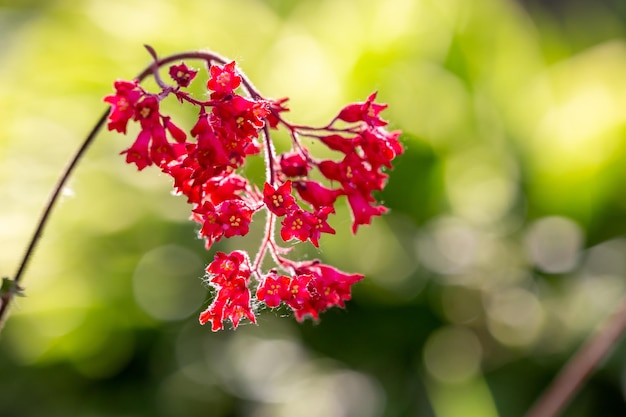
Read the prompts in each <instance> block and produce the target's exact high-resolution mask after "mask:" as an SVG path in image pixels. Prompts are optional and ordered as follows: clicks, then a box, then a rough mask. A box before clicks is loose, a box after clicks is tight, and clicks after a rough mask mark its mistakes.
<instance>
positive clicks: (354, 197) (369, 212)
mask: <svg viewBox="0 0 626 417" xmlns="http://www.w3.org/2000/svg"><path fill="white" fill-rule="evenodd" d="M347 196H348V204H350V209H351V211H352V233H354V234H356V231H357V229H358V227H359V226H360V225H363V224H370V223H371V222H372V217H374V216H380V215H381V214H383V213H386V212H387V211H388V210H387V208H386V207H384V206H372V205H370V204H369V202H368V200H367V198H365V197H364V196H363V195H362V194H360V193H358V192H351V193H348V194H347Z"/></svg>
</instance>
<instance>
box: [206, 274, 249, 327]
mask: <svg viewBox="0 0 626 417" xmlns="http://www.w3.org/2000/svg"><path fill="white" fill-rule="evenodd" d="M243 318H247V319H248V320H250V321H251V322H252V323H256V317H255V316H254V312H253V311H252V307H251V305H250V290H249V289H248V288H247V286H246V281H245V280H244V279H243V278H241V277H236V278H234V279H232V280H231V281H229V282H228V285H225V286H221V287H220V288H218V292H217V295H216V296H215V299H214V300H213V303H211V305H210V306H209V307H208V308H207V309H206V310H205V311H203V312H202V313H200V317H199V321H200V324H205V323H207V322H208V321H211V324H212V325H211V330H212V331H217V330H221V329H223V328H224V325H223V320H225V319H229V320H230V321H231V323H232V324H233V327H234V328H235V329H236V328H237V326H238V325H239V322H240V321H241V319H243Z"/></svg>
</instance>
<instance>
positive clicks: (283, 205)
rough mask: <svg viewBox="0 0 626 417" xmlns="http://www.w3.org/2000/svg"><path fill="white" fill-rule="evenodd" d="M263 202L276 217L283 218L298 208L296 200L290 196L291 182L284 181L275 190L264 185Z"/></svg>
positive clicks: (266, 184)
mask: <svg viewBox="0 0 626 417" xmlns="http://www.w3.org/2000/svg"><path fill="white" fill-rule="evenodd" d="M263 202H264V203H265V206H266V207H267V208H268V210H269V211H271V212H272V213H274V214H275V215H277V216H284V215H286V214H287V213H290V212H291V211H293V210H294V209H295V208H297V207H298V205H297V204H296V199H295V198H293V196H292V195H291V181H285V183H284V184H282V185H280V186H279V187H278V188H276V189H274V187H272V186H271V185H269V184H268V183H265V185H264V186H263Z"/></svg>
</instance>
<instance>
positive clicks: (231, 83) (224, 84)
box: [207, 61, 241, 100]
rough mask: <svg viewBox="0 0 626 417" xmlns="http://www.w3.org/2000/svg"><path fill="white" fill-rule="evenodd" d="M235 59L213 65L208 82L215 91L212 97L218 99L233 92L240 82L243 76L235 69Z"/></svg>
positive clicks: (209, 86)
mask: <svg viewBox="0 0 626 417" xmlns="http://www.w3.org/2000/svg"><path fill="white" fill-rule="evenodd" d="M235 65H236V64H235V61H232V62H230V63H228V64H226V65H224V66H220V65H212V66H211V69H210V70H209V71H210V75H211V78H210V79H209V81H208V82H207V88H208V89H209V90H212V91H214V93H213V94H211V98H213V99H215V100H217V99H220V98H222V97H224V96H226V95H228V94H230V93H232V92H233V90H235V89H236V88H237V87H239V84H241V77H240V76H239V75H237V73H236V71H235Z"/></svg>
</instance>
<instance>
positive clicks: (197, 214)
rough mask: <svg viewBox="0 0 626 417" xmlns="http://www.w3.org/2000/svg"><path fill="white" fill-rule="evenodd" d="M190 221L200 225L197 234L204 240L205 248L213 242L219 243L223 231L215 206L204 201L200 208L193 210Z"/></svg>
mask: <svg viewBox="0 0 626 417" xmlns="http://www.w3.org/2000/svg"><path fill="white" fill-rule="evenodd" d="M192 219H193V220H195V221H197V222H198V223H200V224H202V228H201V229H200V232H198V234H199V235H200V236H201V237H203V238H205V239H206V246H207V248H208V247H210V246H211V245H213V243H215V242H219V241H220V239H221V238H222V236H224V229H223V227H222V223H221V221H220V219H219V215H218V213H217V211H216V210H215V206H214V205H213V204H211V203H210V202H209V201H205V202H204V203H203V204H202V205H201V206H199V207H196V208H195V209H194V210H193V215H192Z"/></svg>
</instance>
